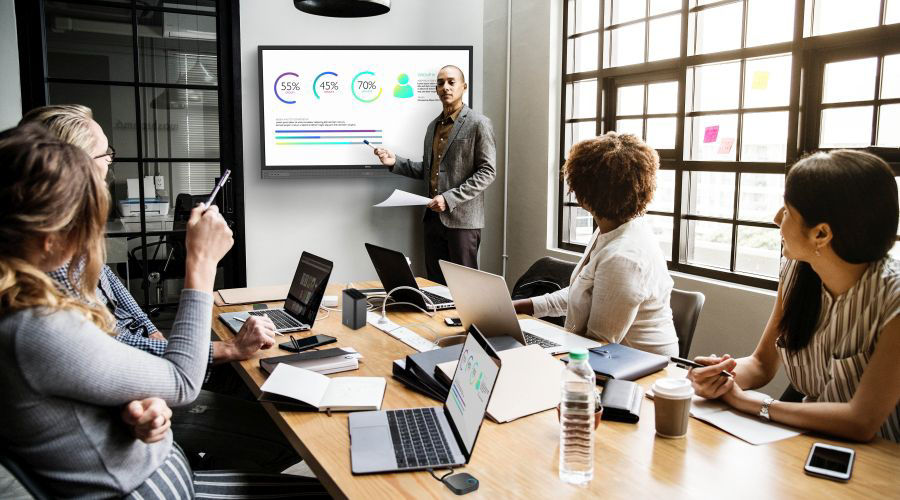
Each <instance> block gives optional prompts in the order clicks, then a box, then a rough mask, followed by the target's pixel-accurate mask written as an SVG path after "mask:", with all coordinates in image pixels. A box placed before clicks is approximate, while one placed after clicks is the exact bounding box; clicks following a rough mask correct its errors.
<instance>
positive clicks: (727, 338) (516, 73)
mask: <svg viewBox="0 0 900 500" xmlns="http://www.w3.org/2000/svg"><path fill="white" fill-rule="evenodd" d="M561 17H562V2H548V1H547V0H512V42H511V50H510V58H511V59H510V72H511V76H510V91H509V92H510V101H511V106H510V125H509V150H510V152H509V168H508V171H507V174H508V175H509V179H510V181H509V185H510V188H509V191H510V202H509V209H508V211H509V226H508V233H507V237H508V239H509V256H510V258H509V273H508V274H507V281H508V282H509V283H510V285H512V284H513V283H514V282H515V280H516V279H517V278H518V277H519V276H520V275H521V274H522V273H523V272H524V271H525V270H526V269H527V268H528V266H530V265H531V264H532V263H533V262H534V261H535V260H537V259H538V258H540V257H543V256H545V255H552V256H554V257H558V258H561V259H565V260H569V261H573V262H574V261H576V260H577V259H578V257H579V255H578V254H575V253H572V252H567V251H560V250H558V249H556V248H554V247H555V245H556V220H557V219H556V211H555V207H556V205H557V189H558V177H557V175H558V174H557V172H558V165H559V158H558V148H559V116H560V107H559V106H560V104H559V96H560V69H561V61H560V55H561V37H562V35H561V33H562V19H561ZM548 207H550V209H549V210H548ZM673 279H674V280H675V286H676V288H680V289H684V290H695V291H700V292H703V293H704V294H705V295H706V304H705V306H704V308H703V312H702V313H701V316H700V321H699V323H698V325H697V330H696V331H695V334H694V340H693V343H692V347H691V353H690V354H691V355H692V356H696V355H700V354H710V353H716V354H722V353H726V352H727V353H730V354H732V355H735V356H742V355H747V354H749V353H750V352H752V350H753V348H754V347H756V344H757V342H758V340H759V338H760V335H761V334H762V330H763V327H764V326H765V323H766V321H767V320H768V317H769V313H770V312H771V310H772V305H773V303H774V293H772V292H769V291H767V290H759V289H754V288H750V287H742V286H735V285H731V284H728V283H723V282H718V281H715V280H707V279H702V278H697V277H694V276H690V275H682V274H675V275H673ZM786 385H787V379H786V378H785V377H784V375H783V373H779V375H778V376H777V377H776V378H775V380H773V382H772V383H771V384H769V385H768V386H766V387H765V388H764V390H765V391H767V392H769V393H770V394H772V395H773V396H774V397H778V396H780V395H781V391H782V390H783V389H784V387H786Z"/></svg>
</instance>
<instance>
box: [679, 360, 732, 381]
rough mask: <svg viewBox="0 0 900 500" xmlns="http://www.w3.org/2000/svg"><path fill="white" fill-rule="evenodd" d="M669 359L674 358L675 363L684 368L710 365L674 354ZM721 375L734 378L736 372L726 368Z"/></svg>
mask: <svg viewBox="0 0 900 500" xmlns="http://www.w3.org/2000/svg"><path fill="white" fill-rule="evenodd" d="M669 359H670V360H672V362H673V363H675V364H676V365H678V366H680V367H682V368H705V367H707V366H709V365H701V364H700V363H698V362H696V361H691V360H690V359H685V358H679V357H678V356H672V357H671V358H669ZM719 375H722V376H723V377H728V378H734V374H732V373H731V372H729V371H726V370H722V372H721V373H719Z"/></svg>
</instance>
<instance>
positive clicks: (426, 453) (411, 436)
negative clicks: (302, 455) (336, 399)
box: [349, 326, 500, 474]
mask: <svg viewBox="0 0 900 500" xmlns="http://www.w3.org/2000/svg"><path fill="white" fill-rule="evenodd" d="M499 374H500V356H498V355H497V351H495V350H494V348H493V347H491V344H490V343H489V342H488V341H487V339H486V338H484V336H483V335H482V334H481V333H480V332H479V331H478V329H477V328H476V327H474V326H472V327H471V328H469V335H468V336H467V337H466V342H465V344H464V345H463V348H462V351H461V352H460V356H459V362H458V363H457V365H456V372H455V373H454V374H453V381H452V382H451V384H450V393H449V394H448V395H447V399H446V400H445V401H444V406H443V407H441V408H438V407H434V406H432V407H428V408H405V409H401V410H386V411H365V412H358V413H351V414H350V420H349V427H350V464H351V470H352V471H353V473H354V474H368V473H372V472H395V471H408V470H422V469H437V468H441V467H443V468H447V467H457V466H460V465H464V464H467V463H469V459H470V458H472V450H473V449H474V448H475V439H476V438H477V437H478V431H479V430H481V423H482V421H483V420H484V414H485V412H486V411H487V406H488V402H489V401H490V399H491V393H492V392H493V391H494V384H495V383H496V382H497V376H498V375H499Z"/></svg>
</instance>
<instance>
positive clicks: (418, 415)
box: [387, 408, 452, 469]
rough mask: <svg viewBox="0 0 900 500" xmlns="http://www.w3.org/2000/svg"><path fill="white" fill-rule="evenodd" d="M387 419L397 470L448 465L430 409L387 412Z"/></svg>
mask: <svg viewBox="0 0 900 500" xmlns="http://www.w3.org/2000/svg"><path fill="white" fill-rule="evenodd" d="M387 418H388V426H389V427H390V429H391V441H393V443H394V455H395V456H396V457H397V466H398V467H399V468H401V469H410V468H416V467H434V466H441V465H449V464H450V463H451V462H452V460H451V456H450V447H449V446H448V445H447V440H446V439H445V438H444V433H443V432H441V427H440V425H438V419H437V415H435V412H434V408H410V409H405V410H388V411H387Z"/></svg>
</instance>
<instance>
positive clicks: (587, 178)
mask: <svg viewBox="0 0 900 500" xmlns="http://www.w3.org/2000/svg"><path fill="white" fill-rule="evenodd" d="M658 169H659V155H658V154H657V153H656V151H655V150H654V149H653V148H651V147H650V146H647V145H646V144H644V142H643V141H641V140H640V139H638V138H637V137H635V136H634V135H631V134H618V133H616V132H608V133H606V134H604V135H601V136H599V137H594V138H593V139H587V140H584V141H581V142H579V143H577V144H575V145H574V146H572V149H571V150H570V151H569V159H568V160H566V164H565V165H564V166H563V175H564V176H565V178H566V183H567V184H568V186H569V192H572V193H575V199H576V200H578V204H579V205H581V206H582V207H584V208H585V209H586V210H588V211H589V212H591V214H592V215H593V216H595V217H598V218H604V219H608V220H611V221H615V222H619V223H622V222H627V221H629V220H631V219H634V218H635V217H639V216H641V215H643V214H644V212H646V210H647V205H648V204H649V203H650V200H652V199H653V193H654V192H655V191H656V171H657V170H658Z"/></svg>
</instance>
